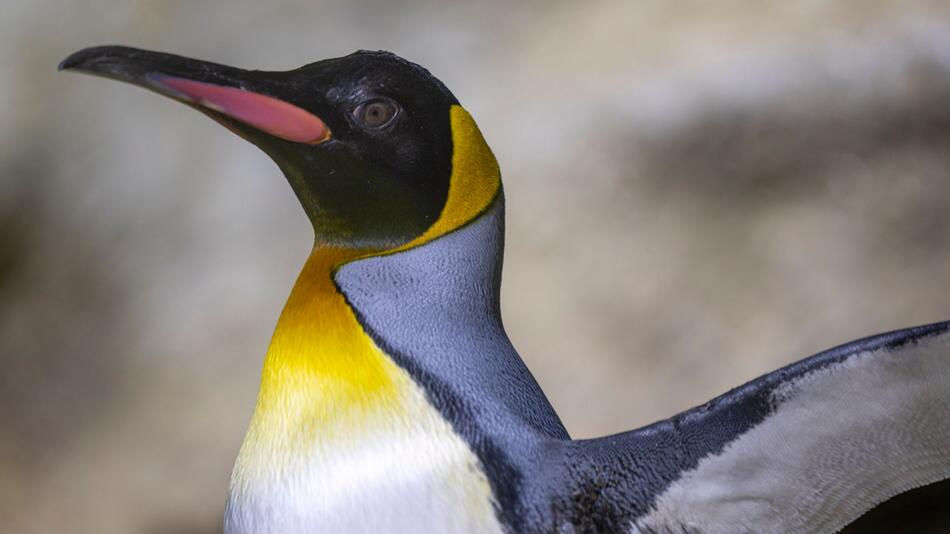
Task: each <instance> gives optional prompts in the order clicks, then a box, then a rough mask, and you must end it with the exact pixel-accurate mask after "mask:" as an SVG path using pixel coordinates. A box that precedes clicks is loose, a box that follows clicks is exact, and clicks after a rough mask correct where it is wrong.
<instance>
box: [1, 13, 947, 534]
mask: <svg viewBox="0 0 950 534" xmlns="http://www.w3.org/2000/svg"><path fill="white" fill-rule="evenodd" d="M99 44H126V45H132V46H138V47H144V48H153V49H158V50H163V51H168V52H175V53H179V54H183V55H188V56H193V57H197V58H202V59H207V60H212V61H216V62H220V63H226V64H233V65H237V66H241V67H246V68H263V69H286V68H293V67H297V66H299V65H301V64H304V63H308V62H310V61H313V60H316V59H322V58H326V57H333V56H338V55H343V54H347V53H349V52H352V51H354V50H356V49H360V48H366V49H388V50H391V51H394V52H396V53H399V54H400V55H403V56H405V57H407V58H409V59H412V60H414V61H416V62H419V63H421V64H423V65H425V66H427V67H428V68H429V69H430V70H431V71H432V72H433V73H434V74H435V75H436V76H438V77H440V78H441V79H442V80H443V81H444V82H445V83H446V84H447V85H448V86H449V87H450V88H451V89H452V90H453V91H454V92H455V94H456V95H457V96H458V98H459V99H460V100H461V101H462V103H463V104H464V105H465V106H466V107H467V108H468V109H469V111H471V113H472V114H473V115H474V116H475V117H476V120H478V122H479V124H480V126H481V128H482V131H483V133H484V134H485V137H486V138H487V139H488V141H489V143H490V144H491V145H492V147H493V148H494V150H495V152H496V154H497V156H498V158H499V161H500V163H501V166H502V169H503V173H504V178H505V187H506V192H507V201H508V231H507V239H508V248H507V258H506V260H507V261H506V264H505V280H504V289H503V293H504V299H505V300H504V318H505V321H506V324H507V326H508V328H509V331H510V334H511V336H512V338H513V340H514V342H515V345H516V346H517V347H518V348H519V350H520V351H521V353H522V355H523V356H524V358H525V359H526V360H527V362H528V365H529V366H530V368H531V369H532V370H533V371H534V373H535V374H536V376H537V377H538V379H539V381H540V382H541V384H542V386H543V387H544V389H545V391H546V392H547V393H548V395H549V396H550V398H551V400H552V402H553V403H554V405H555V407H556V408H557V409H558V411H559V412H560V413H561V415H562V417H563V418H564V421H565V423H566V425H567V427H568V429H569V430H570V431H571V433H572V434H573V435H574V436H575V437H591V436H596V435H600V434H605V433H612V432H616V431H619V430H623V429H628V428H632V427H635V426H640V425H644V424H647V423H650V422H652V421H654V420H656V419H660V418H665V417H667V416H669V415H671V414H672V413H674V412H677V411H679V410H682V409H685V408H688V407H690V406H693V405H696V404H698V403H701V402H704V401H705V400H707V399H709V398H711V397H713V396H715V395H717V394H719V393H722V392H724V391H726V390H727V389H729V388H731V387H733V386H736V385H738V384H740V383H742V382H744V381H746V380H749V379H751V378H754V377H755V376H757V375H759V374H761V373H764V372H766V371H769V370H772V369H774V368H776V367H778V366H781V365H783V364H786V363H789V362H791V361H794V360H797V359H799V358H802V357H804V356H807V355H809V354H812V353H814V352H817V351H820V350H822V349H825V348H828V347H831V346H833V345H836V344H839V343H843V342H846V341H849V340H852V339H854V338H858V337H862V336H865V335H869V334H874V333H878V332H881V331H886V330H891V329H895V328H899V327H905V326H911V325H915V324H921V323H927V322H933V321H937V320H942V319H948V318H950V291H948V290H947V288H948V287H950V4H948V3H947V2H946V1H945V0H939V1H938V0H935V1H919V0H902V1H890V2H885V1H872V0H868V1H860V2H859V1H857V0H854V1H839V2H834V3H829V2H819V1H811V0H802V1H797V2H761V1H756V0H721V1H719V2H703V1H699V0H697V1H674V2H659V1H657V2H628V1H624V0H605V1H593V2H583V3H580V2H568V1H552V0H544V1H541V0H537V1H526V2H520V3H517V4H514V3H511V2H504V1H501V0H496V1H490V2H478V3H474V2H472V3H458V4H455V5H452V4H446V3H443V2H435V1H431V2H427V1H389V2H379V3H374V2H368V1H362V0H358V1H354V0H338V1H313V0H310V1H296V2H256V3H253V4H251V3H247V4H243V5H237V4H236V3H232V2H225V1H223V0H222V1H213V2H186V1H184V0H181V1H157V0H121V1H119V0H88V1H85V2H66V1H58V0H57V1H41V2H14V1H12V0H7V1H6V2H4V5H3V7H2V14H0V124H2V127H0V365H2V371H0V429H2V430H0V531H2V532H9V533H49V532H75V533H101V534H110V533H165V532H171V533H182V534H192V533H194V534H197V533H210V532H216V531H217V532H220V528H221V523H220V521H221V514H222V510H223V503H224V498H225V494H226V491H227V483H228V476H229V473H230V469H231V464H232V461H233V458H234V456H235V454H236V452H237V448H238V446H239V445H240V443H241V439H242V436H243V433H244V430H245V427H246V425H247V422H248V420H249V417H250V414H251V410H252V406H253V403H254V398H255V394H256V390H257V384H258V377H259V372H260V366H261V361H262V358H263V355H264V352H265V349H266V347H267V344H268V341H269V337H270V334H271V331H272V328H273V326H274V323H275V321H276V318H277V314H278V313H279V311H280V309H281V307H282V305H283V303H284V299H285V298H286V296H287V294H288V292H289V289H290V286H291V284H292V282H293V280H294V277H295V276H296V274H297V271H298V269H299V268H300V266H301V265H302V264H303V261H304V259H305V258H306V256H307V254H308V252H309V246H310V242H311V234H310V229H309V225H308V223H307V221H306V219H305V217H304V215H303V212H302V211H301V210H300V209H299V207H298V205H297V202H296V200H295V199H294V197H293V196H292V193H291V191H290V188H289V187H288V186H287V184H286V183H285V180H284V179H283V177H282V176H281V175H280V174H279V173H278V171H277V169H276V167H275V166H274V165H273V164H272V163H271V162H270V161H269V160H268V159H267V158H266V157H265V156H264V155H263V154H262V153H260V152H259V151H258V150H257V149H256V148H254V147H253V146H251V145H250V144H247V143H246V142H244V141H242V140H241V139H239V138H238V137H236V136H234V135H231V134H230V133H228V132H227V131H225V130H224V129H222V128H221V127H220V126H218V125H217V124H215V123H213V122H212V121H209V120H207V119H206V118H205V117H203V116H202V115H200V114H198V113H194V112H193V111H191V110H189V109H187V108H185V107H183V106H181V105H179V104H177V103H174V102H172V101H170V100H166V99H162V98H158V97H157V96H155V95H153V94H149V93H147V92H145V91H143V90H141V89H137V88H132V87H130V86H126V85H122V84H117V83H111V82H106V81H103V80H100V79H94V78H91V77H85V76H79V75H75V74H67V73H57V72H56V64H57V63H58V62H59V61H60V60H61V59H62V58H64V57H65V56H66V55H67V54H69V53H71V52H73V51H75V50H77V49H79V48H82V47H85V46H90V45H99Z"/></svg>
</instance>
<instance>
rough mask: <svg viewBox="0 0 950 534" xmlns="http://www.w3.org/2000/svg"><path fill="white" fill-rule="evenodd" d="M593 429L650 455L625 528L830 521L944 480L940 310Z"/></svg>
mask: <svg viewBox="0 0 950 534" xmlns="http://www.w3.org/2000/svg"><path fill="white" fill-rule="evenodd" d="M602 440H606V442H605V443H602V444H599V445H596V444H591V445H592V446H593V447H595V448H598V449H601V453H603V452H604V451H603V450H602V449H603V448H604V447H607V448H608V449H612V450H614V451H616V450H617V449H618V448H619V447H622V446H624V443H626V444H627V445H630V446H632V448H633V450H639V451H643V452H647V456H653V457H654V458H653V459H652V465H657V466H660V467H659V468H653V469H650V470H647V471H646V473H644V472H641V475H643V476H642V477H634V478H640V481H639V482H634V483H633V484H634V486H633V487H636V488H637V489H636V491H635V493H638V494H639V496H640V497H638V498H636V499H633V501H634V502H637V501H639V503H640V504H641V506H642V508H641V513H637V514H636V515H637V517H636V518H635V519H633V521H632V524H631V525H630V528H631V530H632V531H633V532H644V533H646V532H667V531H671V532H703V533H716V532H730V533H734V532H783V533H797V532H801V533H806V532H836V531H838V530H840V529H842V528H843V527H845V526H847V525H848V524H849V523H851V522H853V521H854V520H855V519H857V518H858V517H859V516H860V515H861V514H863V513H864V512H866V511H868V510H869V509H871V508H873V507H874V506H876V505H877V504H879V503H882V502H883V501H885V500H887V499H889V498H890V497H892V496H894V495H897V494H899V493H902V492H904V491H907V490H910V489H913V488H915V487H918V486H922V485H925V484H929V483H933V482H937V481H940V480H944V479H947V478H950V322H943V323H936V324H932V325H927V326H921V327H917V328H909V329H906V330H900V331H895V332H891V333H887V334H881V335H878V336H873V337H869V338H866V339H862V340H859V341H855V342H852V343H848V344H846V345H842V346H840V347H837V348H834V349H831V350H828V351H826V352H823V353H820V354H817V355H815V356H812V357H810V358H806V359H804V360H801V361H799V362H797V363H794V364H792V365H789V366H787V367H784V368H782V369H779V370H777V371H774V372H772V373H769V374H767V375H764V376H762V377H760V378H758V379H756V380H753V381H752V382H749V383H748V384H745V385H743V386H740V387H739V388H736V389H735V390H733V391H731V392H729V393H726V394H725V395H722V396H720V397H718V398H716V399H714V400H712V401H710V402H708V403H707V404H705V405H703V406H699V407H697V408H694V409H691V410H688V411H686V412H683V413H681V414H679V415H677V416H674V417H673V418H671V419H669V420H667V421H663V422H660V423H657V424H655V425H651V426H650V427H646V428H644V429H641V430H635V431H631V432H627V433H624V434H618V435H616V436H611V437H607V438H602ZM590 441H593V442H598V441H601V440H590ZM629 450H630V449H628V451H629ZM599 456H600V457H601V458H604V456H603V455H602V454H601V455H599ZM627 489H628V490H629V489H631V487H628V488H627ZM644 489H646V496H647V498H646V501H647V502H644V500H643V498H642V496H643V495H644ZM643 505H645V506H643ZM948 527H950V525H948Z"/></svg>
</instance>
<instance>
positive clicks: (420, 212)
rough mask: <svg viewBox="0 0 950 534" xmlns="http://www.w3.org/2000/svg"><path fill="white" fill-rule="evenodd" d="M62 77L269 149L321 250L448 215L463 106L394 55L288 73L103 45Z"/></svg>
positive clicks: (383, 237)
mask: <svg viewBox="0 0 950 534" xmlns="http://www.w3.org/2000/svg"><path fill="white" fill-rule="evenodd" d="M60 69H61V70H63V69H68V70H77V71H82V72H87V73H90V74H94V75H99V76H103V77H107V78H112V79H117V80H120V81H124V82H128V83H132V84H135V85H139V86H142V87H145V88H147V89H151V90H153V91H156V92H158V93H160V94H163V95H165V96H169V97H171V98H174V99H176V100H178V101H181V102H183V103H185V104H187V105H189V106H191V107H193V108H195V109H197V110H199V111H201V112H203V113H205V114H206V115H208V116H210V117H211V118H213V119H215V120H216V121H218V122H220V123H222V124H223V125H225V126H226V127H228V128H229V129H231V130H232V131H234V132H235V133H237V134H238V135H240V136H242V137H244V138H245V139H247V140H248V141H250V142H251V143H253V144H255V145H257V146H258V147H260V148H261V149H262V150H263V151H264V152H266V153H267V154H268V155H269V156H270V157H271V158H272V159H273V160H274V161H275V162H276V163H277V165H278V166H279V167H280V168H281V170H282V171H283V173H284V174H285V175H286V176H287V179H288V180H289V181H290V184H291V186H292V187H293V189H294V191H295V193H296V195H297V197H298V199H299V200H300V203H301V204H302V205H303V208H304V210H305V211H306V213H307V216H308V217H309V219H310V221H311V223H312V224H313V227H314V231H315V233H316V239H317V241H318V243H325V244H329V245H333V246H339V247H346V248H352V249H362V250H366V249H372V250H387V249H393V248H396V247H399V246H401V245H405V244H407V243H409V242H411V241H413V240H414V239H418V238H419V237H420V236H421V235H423V234H424V233H425V232H426V230H427V229H429V228H430V227H431V226H432V225H433V223H435V222H436V220H437V219H438V218H439V216H440V214H441V213H442V212H443V210H444V209H445V208H446V202H447V198H448V196H449V187H450V183H451V181H452V172H453V168H452V167H453V165H452V158H453V148H454V147H453V120H452V117H451V116H452V108H453V107H454V108H458V102H457V100H456V99H455V97H454V96H453V95H452V93H451V92H450V91H449V90H448V89H447V88H446V87H445V86H444V85H443V84H442V83H441V82H440V81H439V80H437V79H436V78H434V77H433V76H432V75H431V74H429V72H428V71H427V70H425V69H424V68H422V67H420V66H418V65H416V64H414V63H411V62H409V61H406V60H404V59H402V58H400V57H398V56H396V55H394V54H391V53H388V52H367V51H360V52H356V53H354V54H351V55H348V56H345V57H341V58H336V59H328V60H324V61H318V62H316V63H311V64H308V65H305V66H303V67H300V68H297V69H294V70H289V71H279V72H278V71H259V70H244V69H240V68H235V67H229V66H226V65H219V64H215V63H210V62H205V61H199V60H195V59H190V58H185V57H181V56H176V55H172V54H165V53H158V52H151V51H145V50H138V49H134V48H128V47H120V46H103V47H94V48H87V49H84V50H81V51H79V52H76V53H75V54H72V55H71V56H69V57H68V58H66V59H65V60H64V61H63V62H62V63H61V64H60ZM459 109H460V108H459ZM466 117H467V114H466ZM476 132H477V128H476ZM456 134H457V132H456ZM455 137H458V135H455ZM477 137H478V140H479V141H480V142H481V143H484V141H483V140H481V137H480V134H478V135H477ZM481 151H482V152H486V151H487V153H488V154H489V159H490V160H491V161H490V163H489V165H496V164H495V162H494V158H493V157H491V156H490V151H488V149H487V147H484V149H483V150H481Z"/></svg>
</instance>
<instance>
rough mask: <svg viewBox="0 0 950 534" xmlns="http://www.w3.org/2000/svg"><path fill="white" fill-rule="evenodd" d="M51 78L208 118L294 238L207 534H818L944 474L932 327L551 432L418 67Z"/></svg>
mask: <svg viewBox="0 0 950 534" xmlns="http://www.w3.org/2000/svg"><path fill="white" fill-rule="evenodd" d="M61 68H66V69H75V70H82V71H87V72H91V73H93V74H98V75H102V76H107V77H111V78H117V79H119V80H123V81H128V82H131V83H135V84H138V85H142V86H145V87H147V88H149V89H152V90H155V91H157V92H160V93H162V94H165V95H166V96H171V97H172V98H176V99H178V100H180V101H182V102H184V103H186V104H188V105H190V106H192V107H195V108H197V109H199V110H200V111H202V112H204V113H206V114H208V115H209V116H211V117H212V118H214V119H215V120H218V121H219V122H222V123H223V124H225V125H226V126H228V127H229V128H230V129H232V130H234V131H235V132H236V133H238V134H239V135H241V136H242V137H245V138H246V139H248V140H249V141H250V142H252V143H254V144H256V145H257V146H259V147H261V148H262V149H263V150H264V151H265V152H266V153H268V155H270V156H271V157H272V158H273V159H274V161H275V162H276V163H277V164H278V166H280V168H281V170H282V171H283V173H284V174H285V176H286V177H287V179H288V181H289V182H290V184H291V186H292V187H293V188H294V191H295V192H296V194H297V196H298V198H299V199H300V202H301V204H302V206H303V207H304V210H305V211H306V212H307V214H308V217H309V218H310V220H311V222H312V224H313V226H314V232H315V237H316V239H315V244H314V248H313V251H312V253H311V256H310V258H309V259H308V261H307V264H306V265H305V266H304V269H303V271H302V272H301V274H300V277H299V278H298V280H297V283H296V285H295V286H294V289H293V291H292V292H291V295H290V298H289V299H288V302H287V305H286V307H285V309H284V311H283V313H282V314H281V317H280V319H279V321H278V324H277V328H276V330H275V333H274V337H273V339H272V341H271V345H270V348H269V349H268V354H267V357H266V359H265V362H264V369H263V372H262V379H261V385H260V393H259V396H258V402H257V405H256V407H255V412H254V415H253V417H252V420H251V424H250V427H249V429H248V433H247V436H246V438H245V441H244V444H243V445H242V447H241V451H240V453H239V455H238V459H237V461H236V464H235V468H234V472H233V475H232V481H231V488H230V494H229V497H228V504H227V510H226V516H225V532H226V533H227V534H248V533H265V534H270V533H281V534H305V533H314V532H380V531H385V532H473V533H474V532H508V533H522V532H523V533H535V532H538V533H541V532H637V533H666V532H677V533H679V532H702V533H707V532H708V533H720V532H721V533H735V532H782V533H795V532H801V533H806V532H835V531H837V530H839V529H841V528H842V527H844V526H845V525H847V524H848V523H850V522H852V521H853V520H854V519H856V518H857V517H858V516H860V515H861V514H862V513H863V512H865V511H866V510H868V509H870V508H871V507H873V506H875V505H877V504H878V503H881V502H883V501H884V500H886V499H888V498H889V497H891V496H893V495H896V494H897V493H900V492H903V491H906V490H908V489H911V488H913V487H916V486H920V485H923V484H927V483H931V482H935V481H939V480H943V479H946V478H948V477H950V417H947V416H946V413H945V412H946V407H947V406H950V323H947V322H945V323H937V324H933V325H929V326H924V327H918V328H911V329H906V330H901V331H897V332H892V333H889V334H883V335H879V336H875V337H871V338H867V339H864V340H859V341H855V342H853V343H849V344H846V345H842V346H841V347H838V348H835V349H832V350H830V351H826V352H824V353H821V354H818V355H816V356H813V357H811V358H807V359H805V360H802V361H800V362H797V363H795V364H792V365H790V366H788V367H785V368H783V369H779V370H777V371H774V372H772V373H769V374H767V375H765V376H763V377H760V378H758V379H756V380H753V381H752V382H749V383H748V384H745V385H743V386H740V387H738V388H736V389H735V390H733V391H731V392H728V393H726V394H724V395H722V396H721V397H718V398H716V399H713V400H712V401H710V402H708V403H706V404H704V405H702V406H699V407H696V408H694V409H691V410H688V411H686V412H683V413H681V414H678V415H675V416H673V417H672V418H670V419H668V420H665V421H660V422H657V423H655V424H653V425H650V426H648V427H645V428H642V429H639V430H633V431H629V432H624V433H620V434H615V435H612V436H607V437H603V438H599V439H590V440H572V439H571V438H570V436H569V434H568V432H567V431H566V429H565V428H564V426H563V424H562V423H561V421H560V420H559V418H558V416H557V414H556V413H555V411H554V409H553V408H552V407H551V405H550V403H549V402H548V400H547V399H546V398H545V396H544V393H543V392H542V391H541V388H540V387H539V386H538V384H537V382H536V381H535V380H534V378H533V377H532V375H531V373H530V371H529V370H528V369H527V368H526V366H525V365H524V363H523V362H522V360H521V359H520V357H519V356H518V354H517V352H516V351H515V349H514V348H513V347H512V345H511V343H510V341H509V339H508V337H507V334H506V333H505V330H504V327H503V325H502V321H501V316H500V304H499V289H500V284H501V264H502V256H503V244H504V197H503V191H502V186H501V178H500V172H499V170H498V166H497V163H496V161H495V159H494V157H493V156H492V154H491V151H490V149H489V148H488V146H487V144H486V143H485V141H484V139H483V138H482V136H481V134H480V133H479V131H478V128H477V126H476V125H475V123H474V121H473V120H472V118H471V117H470V116H469V114H468V113H467V112H466V111H465V110H464V109H463V108H462V107H461V106H460V105H459V104H458V102H457V100H456V99H455V97H454V96H453V95H452V94H451V93H450V92H449V91H448V89H446V88H445V86H444V85H442V84H441V82H439V81H438V80H436V79H435V78H433V77H432V76H431V75H430V74H429V73H428V72H427V71H425V70H424V69H422V68H421V67H418V66H417V65H414V64H411V63H409V62H407V61H405V60H402V59H401V58H398V57H396V56H393V55H391V54H386V53H377V52H361V53H357V54H353V55H351V56H347V57H344V58H338V59H334V60H326V61H322V62H318V63H314V64H311V65H307V66H304V67H301V68H300V69H296V70H293V71H288V72H280V73H274V72H262V71H245V70H242V69H236V68H234V67H226V66H222V65H215V64H211V63H207V62H199V61H196V60H190V59H187V58H181V57H179V56H171V55H168V54H159V53H154V52H147V51H141V50H135V49H129V48H123V47H100V48H94V49H87V50H84V51H80V52H78V53H77V54H74V55H73V56H71V57H70V58H68V59H67V60H66V61H64V63H63V64H62V65H61ZM582 356H584V357H594V356H592V355H582Z"/></svg>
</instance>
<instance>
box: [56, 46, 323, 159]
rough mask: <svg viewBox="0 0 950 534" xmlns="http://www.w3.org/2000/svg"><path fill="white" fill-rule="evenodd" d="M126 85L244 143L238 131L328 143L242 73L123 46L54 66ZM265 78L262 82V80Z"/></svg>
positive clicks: (301, 115)
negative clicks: (169, 101) (197, 115)
mask: <svg viewBox="0 0 950 534" xmlns="http://www.w3.org/2000/svg"><path fill="white" fill-rule="evenodd" d="M59 70H75V71H79V72H85V73H88V74H93V75H96V76H102V77H105V78H112V79H115V80H119V81H123V82H127V83H131V84H134V85H138V86H140V87H144V88H146V89H150V90H152V91H155V92H157V93H159V94H162V95H165V96H167V97H170V98H173V99H175V100H178V101H180V102H183V103H185V104H187V105H189V106H191V107H194V108H195V109H198V110H199V111H201V112H203V113H205V114H207V115H209V116H210V117H211V118H213V119H215V120H217V121H218V122H221V123H222V124H224V125H225V126H227V127H229V128H231V129H234V130H236V132H237V133H238V134H240V135H242V136H244V137H247V135H245V133H244V132H242V131H241V130H242V129H241V128H239V127H238V128H235V123H237V124H238V125H246V126H250V127H251V128H254V129H256V130H260V131H262V132H264V133H267V134H269V135H271V136H274V137H277V138H279V139H283V140H285V141H290V142H294V143H304V144H311V145H314V144H320V143H323V142H326V141H328V140H329V139H330V138H331V133H330V129H329V127H328V126H327V125H326V123H325V122H324V121H323V120H322V119H320V118H319V117H317V116H316V115H314V114H312V113H310V112H309V111H307V110H305V109H303V108H301V107H298V106H296V105H294V104H291V103H289V102H286V101H284V100H281V99H279V98H276V97H274V96H271V95H270V94H267V93H268V92H271V91H269V89H271V87H268V85H270V84H267V83H266V81H265V80H263V79H262V76H261V75H262V74H271V75H273V74H274V73H261V72H259V71H247V70H243V69H238V68H235V67H229V66H226V65H219V64H217V63H210V62H207V61H199V60H196V59H190V58H186V57H182V56H176V55H174V54H164V53H159V52H151V51H147V50H139V49H136V48H129V47H124V46H98V47H93V48H86V49H83V50H80V51H79V52H76V53H74V54H72V55H70V56H69V57H67V58H66V59H64V60H63V62H62V63H60V64H59ZM264 78H266V77H264Z"/></svg>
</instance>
